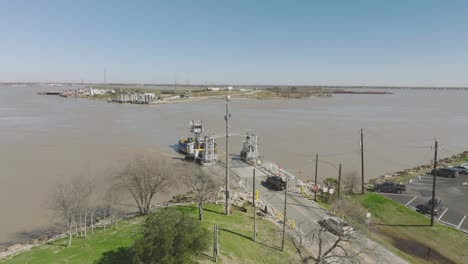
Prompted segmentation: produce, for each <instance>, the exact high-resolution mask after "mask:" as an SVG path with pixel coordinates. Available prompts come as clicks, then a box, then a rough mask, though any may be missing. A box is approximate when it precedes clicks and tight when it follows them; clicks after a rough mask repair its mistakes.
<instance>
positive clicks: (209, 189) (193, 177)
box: [184, 166, 220, 221]
mask: <svg viewBox="0 0 468 264" xmlns="http://www.w3.org/2000/svg"><path fill="white" fill-rule="evenodd" d="M184 182H185V184H186V185H187V187H189V188H190V189H191V192H192V194H193V199H194V200H195V201H196V203H197V205H198V219H199V220H200V221H203V203H205V202H206V201H207V200H209V199H210V198H215V199H216V198H217V197H215V195H217V194H219V189H220V186H219V181H216V179H215V178H214V177H213V176H211V175H210V174H208V173H205V172H204V171H203V170H201V169H200V168H197V167H194V166H189V168H188V170H187V171H186V173H185V175H184Z"/></svg>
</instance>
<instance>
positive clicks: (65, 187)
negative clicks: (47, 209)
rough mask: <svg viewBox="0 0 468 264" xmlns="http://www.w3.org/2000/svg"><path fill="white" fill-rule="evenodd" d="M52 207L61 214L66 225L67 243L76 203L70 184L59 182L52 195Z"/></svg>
mask: <svg viewBox="0 0 468 264" xmlns="http://www.w3.org/2000/svg"><path fill="white" fill-rule="evenodd" d="M52 209H53V210H54V211H55V212H56V213H58V214H59V215H61V217H62V218H63V219H64V220H65V221H66V223H67V227H68V245H67V247H69V246H71V243H72V228H73V223H74V221H75V215H76V210H77V203H76V199H75V197H74V192H73V188H72V186H71V185H70V184H59V185H58V186H57V187H56V188H55V192H54V194H53V197H52Z"/></svg>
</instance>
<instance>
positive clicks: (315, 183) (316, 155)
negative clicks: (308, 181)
mask: <svg viewBox="0 0 468 264" xmlns="http://www.w3.org/2000/svg"><path fill="white" fill-rule="evenodd" d="M317 170H318V153H317V154H315V180H314V185H315V187H314V201H317V191H318V189H317Z"/></svg>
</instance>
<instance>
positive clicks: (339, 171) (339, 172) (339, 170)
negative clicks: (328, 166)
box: [337, 163, 341, 198]
mask: <svg viewBox="0 0 468 264" xmlns="http://www.w3.org/2000/svg"><path fill="white" fill-rule="evenodd" d="M340 185H341V163H340V165H339V166H338V190H337V191H338V198H340V190H341V186H340Z"/></svg>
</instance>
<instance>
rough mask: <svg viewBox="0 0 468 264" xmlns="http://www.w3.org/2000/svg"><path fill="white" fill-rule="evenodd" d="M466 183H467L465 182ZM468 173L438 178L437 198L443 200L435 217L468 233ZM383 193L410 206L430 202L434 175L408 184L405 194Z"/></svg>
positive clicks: (413, 206)
mask: <svg viewBox="0 0 468 264" xmlns="http://www.w3.org/2000/svg"><path fill="white" fill-rule="evenodd" d="M464 183H465V184H464ZM467 183H468V175H460V176H458V177H457V178H454V179H452V178H443V177H437V178H436V199H441V200H442V210H441V211H440V213H439V215H437V216H436V217H435V218H436V220H437V221H439V222H442V223H445V224H448V225H451V226H453V227H455V228H457V229H459V230H462V231H463V232H465V233H468V219H467V216H468V184H467ZM382 195H384V196H386V197H388V198H390V199H392V200H394V201H396V202H398V203H400V204H402V205H405V206H408V207H410V208H413V209H416V206H418V205H420V204H424V203H426V202H428V201H429V200H430V199H431V198H432V175H425V176H421V177H419V178H417V179H414V180H412V181H411V182H410V183H407V184H406V192H404V193H403V194H393V193H382Z"/></svg>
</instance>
